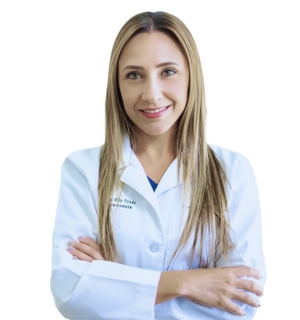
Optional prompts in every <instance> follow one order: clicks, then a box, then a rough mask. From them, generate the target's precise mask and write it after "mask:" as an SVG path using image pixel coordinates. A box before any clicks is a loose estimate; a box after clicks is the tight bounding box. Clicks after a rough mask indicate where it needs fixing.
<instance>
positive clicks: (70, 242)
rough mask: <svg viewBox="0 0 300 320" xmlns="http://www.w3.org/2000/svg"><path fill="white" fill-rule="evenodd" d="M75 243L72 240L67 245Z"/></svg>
mask: <svg viewBox="0 0 300 320" xmlns="http://www.w3.org/2000/svg"><path fill="white" fill-rule="evenodd" d="M75 242H76V241H74V240H70V241H69V242H68V245H72V244H74V243H75Z"/></svg>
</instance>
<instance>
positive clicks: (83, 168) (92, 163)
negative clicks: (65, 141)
mask: <svg viewBox="0 0 300 320" xmlns="http://www.w3.org/2000/svg"><path fill="white" fill-rule="evenodd" d="M101 148H102V146H96V147H92V148H86V149H81V150H76V151H73V152H71V153H70V154H69V155H68V156H67V157H66V158H65V160H64V162H63V165H62V166H63V168H73V169H75V170H76V171H79V172H81V173H82V174H84V175H86V174H89V173H94V172H95V171H96V172H97V171H98V168H99V159H100V151H101Z"/></svg>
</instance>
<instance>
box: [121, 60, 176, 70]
mask: <svg viewBox="0 0 300 320" xmlns="http://www.w3.org/2000/svg"><path fill="white" fill-rule="evenodd" d="M169 65H176V66H179V64H178V63H176V62H172V61H168V62H163V63H159V64H158V65H156V66H155V68H159V67H165V66H169ZM127 69H135V70H144V69H145V68H144V67H141V66H136V65H128V66H126V67H125V68H124V69H123V70H122V72H123V71H124V70H127Z"/></svg>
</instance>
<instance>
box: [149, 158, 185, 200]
mask: <svg viewBox="0 0 300 320" xmlns="http://www.w3.org/2000/svg"><path fill="white" fill-rule="evenodd" d="M177 166H178V158H176V159H175V160H174V161H173V162H172V163H171V164H170V166H169V167H168V169H167V171H166V172H165V173H164V175H163V176H162V178H161V180H160V182H159V184H158V186H157V188H156V190H155V194H156V195H157V196H159V195H161V194H162V193H164V192H165V191H167V190H169V189H171V188H174V187H177V186H178V185H179V184H181V183H182V181H183V177H182V166H181V170H180V174H179V180H178V178H177Z"/></svg>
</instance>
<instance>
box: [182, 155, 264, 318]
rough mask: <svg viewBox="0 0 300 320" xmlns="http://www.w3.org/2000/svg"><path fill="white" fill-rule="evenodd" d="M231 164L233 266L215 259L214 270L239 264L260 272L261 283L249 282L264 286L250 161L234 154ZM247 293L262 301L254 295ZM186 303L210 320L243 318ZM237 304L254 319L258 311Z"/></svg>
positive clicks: (254, 187)
mask: <svg viewBox="0 0 300 320" xmlns="http://www.w3.org/2000/svg"><path fill="white" fill-rule="evenodd" d="M229 163H230V166H228V168H227V170H226V171H227V178H228V180H229V186H228V200H229V215H230V224H231V227H232V234H233V240H234V241H235V243H236V250H234V251H233V253H232V255H231V262H230V263H228V262H226V261H224V260H222V259H221V258H220V257H216V260H215V267H223V266H239V265H246V266H250V267H254V268H256V269H258V270H259V272H260V274H261V275H262V277H263V278H262V279H261V280H256V279H254V278H249V279H251V280H253V281H255V282H257V283H258V284H259V285H260V286H262V287H263V286H264V284H265V281H266V269H265V260H264V254H263V248H262V227H261V213H260V203H259V196H258V190H257V184H256V180H255V176H254V173H253V170H252V167H251V165H250V163H249V161H248V160H247V159H246V158H245V157H244V156H242V155H240V154H236V153H235V155H234V156H232V159H230V161H229ZM248 294H250V295H252V296H254V297H255V298H256V299H259V298H258V297H257V296H256V295H255V294H253V293H251V292H248ZM185 302H186V303H187V305H189V307H190V308H194V309H195V315H196V314H197V312H196V309H197V308H199V309H201V311H202V312H203V313H205V314H207V319H220V320H221V319H222V320H233V319H239V318H240V317H239V316H236V315H234V314H232V313H230V312H228V311H225V310H222V309H216V308H209V307H205V306H200V305H197V304H196V303H194V302H191V301H185ZM234 303H236V304H237V305H239V307H240V308H242V309H243V310H244V312H245V313H246V316H243V317H242V318H243V319H244V320H250V319H253V318H254V316H255V314H256V311H257V308H254V307H251V306H249V305H248V304H245V303H242V302H239V301H234ZM187 305H186V307H187Z"/></svg>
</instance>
